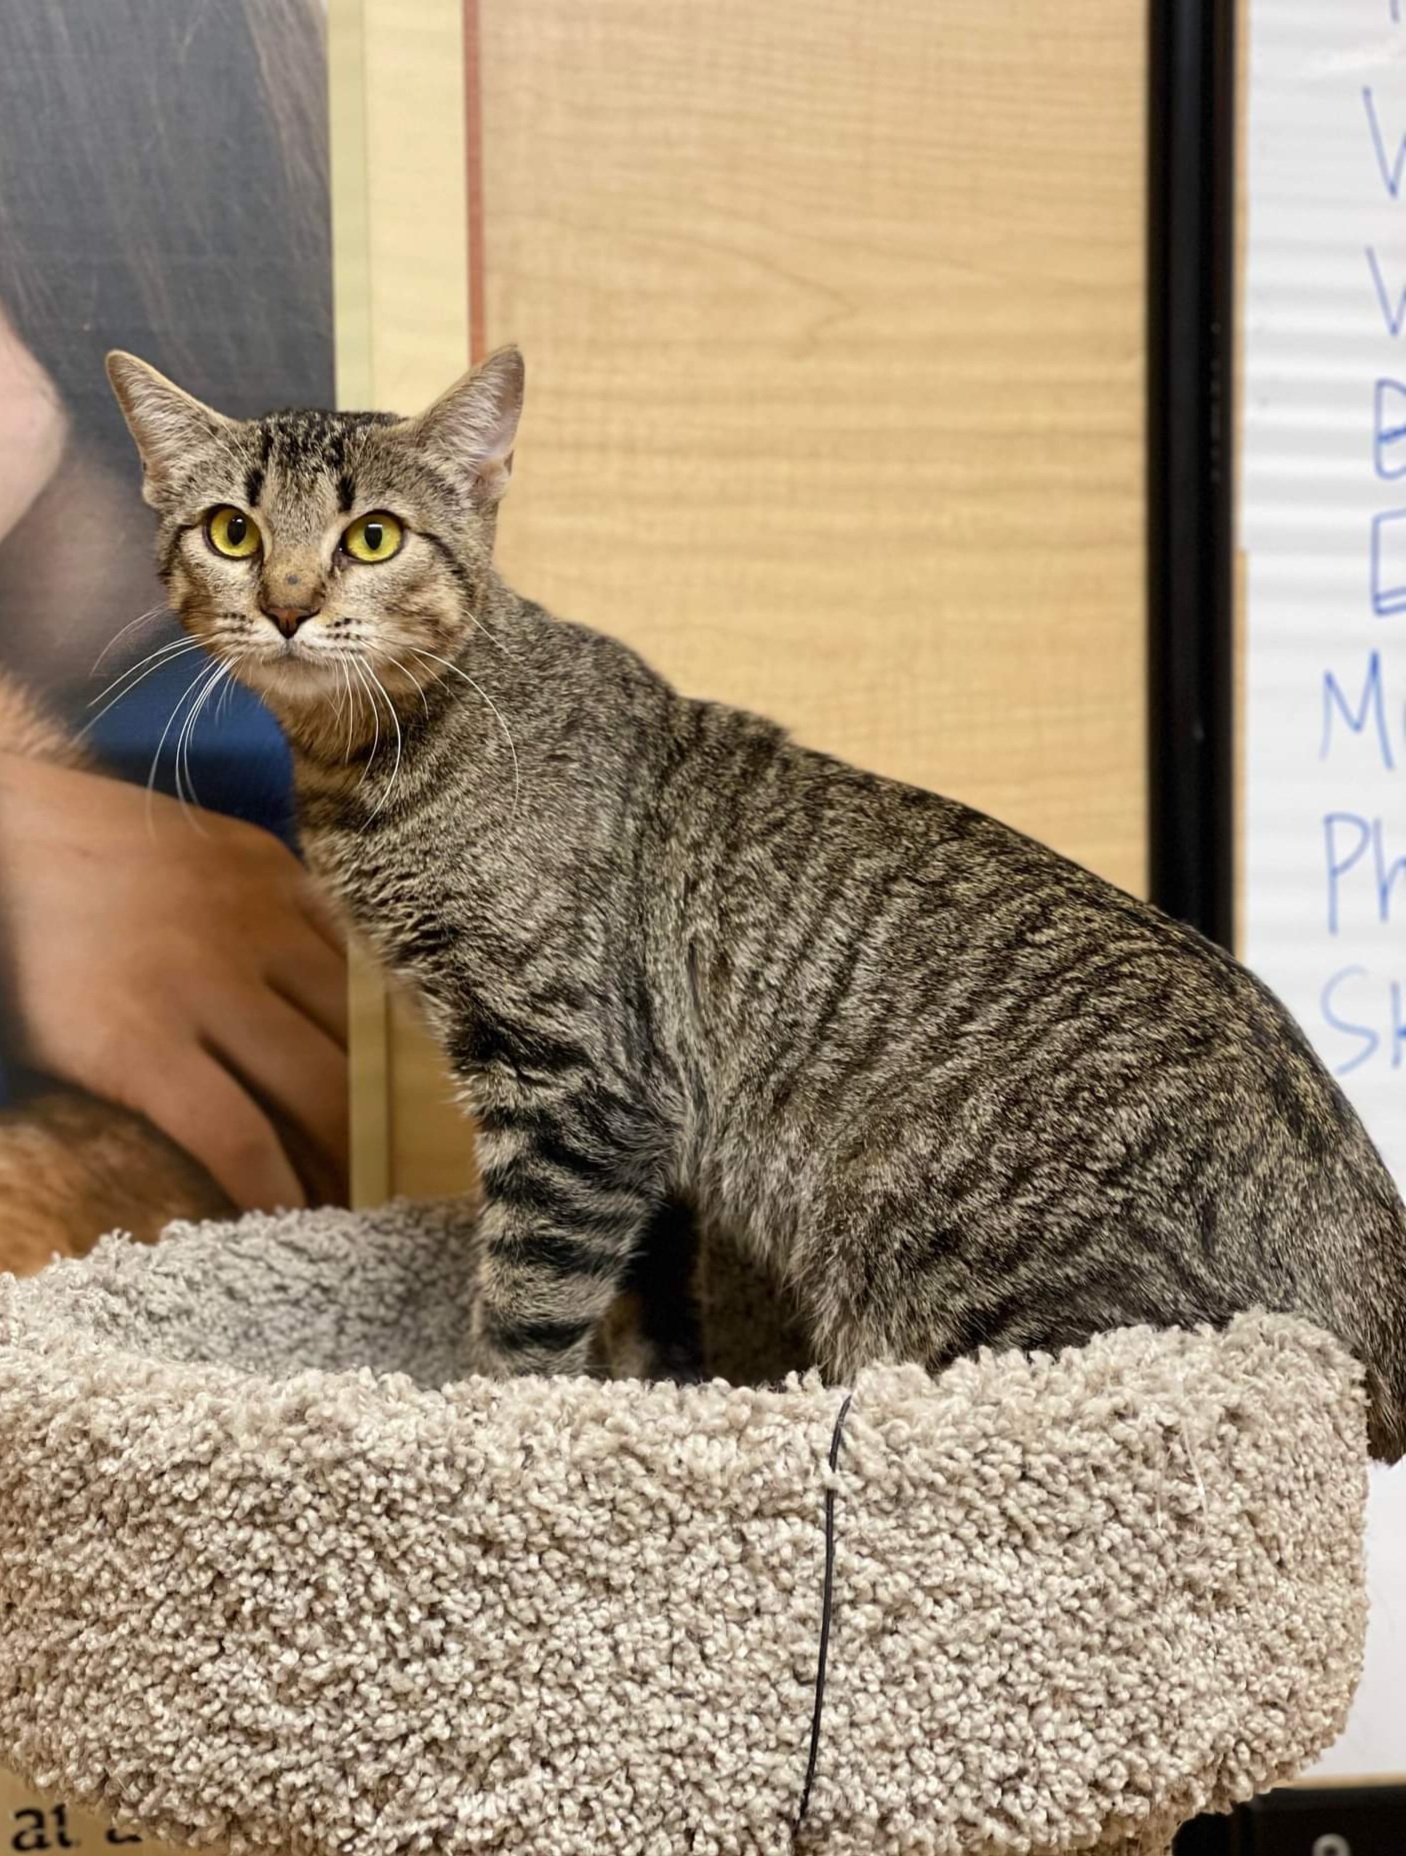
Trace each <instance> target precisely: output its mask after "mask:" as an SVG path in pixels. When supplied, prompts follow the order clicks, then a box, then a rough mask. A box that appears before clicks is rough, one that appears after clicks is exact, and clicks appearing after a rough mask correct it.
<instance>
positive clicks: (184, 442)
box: [107, 348, 230, 506]
mask: <svg viewBox="0 0 1406 1856" xmlns="http://www.w3.org/2000/svg"><path fill="white" fill-rule="evenodd" d="M107 377H108V380H109V382H110V383H111V386H112V390H113V392H114V393H115V394H116V395H117V404H118V405H119V406H120V407H121V408H122V417H123V418H124V419H125V420H126V421H127V430H128V431H129V432H130V433H131V434H132V437H133V438H134V439H135V440H136V444H137V450H138V451H139V452H140V453H141V459H142V496H143V498H144V499H145V500H146V501H147V502H148V503H150V504H152V505H153V506H156V505H157V504H159V503H160V501H161V492H162V489H163V488H164V486H165V484H166V483H167V481H168V480H169V479H170V476H171V473H172V471H173V470H174V469H175V467H176V465H177V464H179V463H180V461H181V460H182V459H183V458H186V457H189V456H190V454H191V452H192V451H197V450H203V449H204V448H205V447H206V446H208V445H209V443H210V441H211V439H213V438H215V437H216V436H217V435H218V434H219V433H220V432H221V431H222V430H223V429H224V428H225V427H226V426H228V425H229V424H230V421H229V420H228V419H226V418H225V416H224V414H223V413H218V412H216V411H215V410H214V408H213V407H211V406H206V405H205V404H204V403H203V401H201V400H197V399H194V398H193V397H192V396H191V395H190V394H189V393H184V392H182V391H181V389H180V388H179V387H178V386H177V385H176V384H175V382H174V381H172V380H168V379H167V378H166V376H165V375H164V374H158V373H157V371H156V369H155V368H154V367H152V366H150V365H149V364H148V363H147V362H145V361H139V360H138V359H137V357H136V356H135V355H134V354H123V352H122V351H121V349H120V348H114V349H113V351H112V353H111V354H110V355H109V356H108V357H107Z"/></svg>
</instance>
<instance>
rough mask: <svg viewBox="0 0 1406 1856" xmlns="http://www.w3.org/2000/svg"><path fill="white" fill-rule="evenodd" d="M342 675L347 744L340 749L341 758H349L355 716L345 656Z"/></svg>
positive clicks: (349, 673) (349, 675) (349, 672)
mask: <svg viewBox="0 0 1406 1856" xmlns="http://www.w3.org/2000/svg"><path fill="white" fill-rule="evenodd" d="M342 676H343V677H344V678H345V680H346V685H347V744H346V746H345V747H344V748H343V749H342V759H343V760H350V759H351V751H352V722H353V720H354V717H355V702H354V699H353V696H352V681H351V671H350V670H348V668H347V660H346V659H345V658H343V659H342Z"/></svg>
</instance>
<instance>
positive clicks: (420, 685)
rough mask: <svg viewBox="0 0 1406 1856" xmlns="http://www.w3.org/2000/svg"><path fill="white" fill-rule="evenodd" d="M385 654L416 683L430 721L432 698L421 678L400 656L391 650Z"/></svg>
mask: <svg viewBox="0 0 1406 1856" xmlns="http://www.w3.org/2000/svg"><path fill="white" fill-rule="evenodd" d="M396 642H397V644H398V643H399V642H400V640H399V639H397V640H396ZM384 656H385V657H386V659H387V661H388V662H389V663H392V664H394V665H395V667H396V669H397V670H398V671H399V672H400V674H401V676H403V677H409V678H410V681H411V682H412V683H413V684H414V685H415V688H416V689H417V690H418V691H419V692H420V701H421V703H423V705H424V709H425V719H426V721H428V720H429V715H430V699H429V697H428V696H427V695H426V694H425V686H424V684H423V683H421V681H420V679H419V678H418V677H417V676H416V675H415V674H414V672H413V671H410V670H407V669H406V667H405V665H404V664H402V663H401V661H400V659H399V658H398V657H392V656H391V654H390V652H389V651H386V652H384Z"/></svg>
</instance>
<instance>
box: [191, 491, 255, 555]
mask: <svg viewBox="0 0 1406 1856" xmlns="http://www.w3.org/2000/svg"><path fill="white" fill-rule="evenodd" d="M205 536H206V539H207V540H208V541H209V543H210V546H211V547H212V548H213V549H214V550H215V552H216V554H223V555H224V556H225V558H226V559H227V560H231V561H247V560H248V559H249V556H250V555H251V554H257V553H258V552H259V549H260V548H261V547H262V546H263V540H264V538H263V536H262V535H261V534H260V533H259V525H258V523H257V522H256V521H255V520H254V518H253V516H246V515H245V513H244V511H243V510H242V509H235V508H233V507H231V505H230V504H229V503H221V505H220V507H219V508H218V509H212V510H211V511H210V513H209V515H208V516H206V518H205Z"/></svg>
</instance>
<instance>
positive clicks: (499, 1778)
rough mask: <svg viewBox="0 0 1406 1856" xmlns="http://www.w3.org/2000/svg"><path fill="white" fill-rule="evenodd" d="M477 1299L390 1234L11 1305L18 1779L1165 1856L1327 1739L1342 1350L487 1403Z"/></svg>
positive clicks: (913, 1843) (7, 1344) (750, 1842)
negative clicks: (1183, 1835) (1174, 1839)
mask: <svg viewBox="0 0 1406 1856" xmlns="http://www.w3.org/2000/svg"><path fill="white" fill-rule="evenodd" d="M469 1280H470V1256H469V1245H468V1244H467V1243H466V1242H465V1240H464V1238H463V1235H462V1233H459V1232H456V1230H455V1228H454V1222H453V1216H452V1214H451V1213H450V1212H448V1211H447V1210H446V1209H445V1208H442V1207H410V1206H405V1205H401V1206H395V1207H391V1208H388V1209H387V1210H386V1211H384V1212H381V1213H378V1214H375V1215H371V1216H365V1217H360V1218H352V1217H350V1216H349V1215H348V1214H316V1215H302V1216H295V1217H285V1218H278V1219H265V1218H258V1217H255V1218H249V1219H246V1220H244V1221H243V1222H242V1223H240V1224H237V1225H234V1226H227V1227H215V1226H207V1227H204V1228H201V1229H198V1230H191V1229H184V1230H177V1231H176V1232H174V1233H173V1234H172V1235H170V1236H169V1237H168V1238H167V1239H166V1240H164V1241H163V1242H162V1243H161V1244H160V1245H159V1246H158V1247H157V1248H156V1249H154V1250H147V1249H143V1248H140V1247H137V1246H135V1245H132V1244H129V1243H127V1242H124V1241H120V1240H115V1239H109V1240H106V1241H105V1242H104V1243H103V1245H102V1246H101V1247H100V1248H99V1249H98V1250H97V1251H96V1252H95V1253H94V1254H93V1255H92V1256H91V1257H89V1258H86V1259H84V1260H83V1261H81V1262H67V1263H62V1264H59V1265H56V1266H54V1267H53V1268H52V1269H51V1270H49V1271H48V1272H46V1273H45V1274H44V1275H43V1276H41V1277H39V1278H36V1279H33V1280H30V1281H26V1282H15V1281H13V1280H10V1279H5V1280H4V1281H3V1283H0V1504H3V1506H0V1521H2V1522H3V1525H0V1760H3V1761H4V1762H5V1763H7V1764H11V1765H13V1766H15V1767H17V1768H19V1769H20V1770H21V1771H23V1772H24V1773H25V1775H26V1776H28V1777H29V1778H31V1779H33V1780H34V1781H35V1782H37V1783H38V1784H40V1785H41V1786H45V1787H53V1788H55V1789H58V1790H61V1791H62V1792H64V1793H65V1794H66V1795H68V1796H69V1797H71V1798H73V1799H76V1800H82V1801H84V1802H87V1803H90V1804H93V1805H96V1806H98V1807H101V1808H103V1809H105V1810H106V1811H108V1812H109V1813H112V1814H115V1815H116V1816H117V1817H118V1818H119V1819H120V1820H121V1821H123V1822H124V1823H127V1824H129V1825H132V1826H134V1827H136V1828H139V1829H140V1830H143V1831H145V1832H147V1833H148V1834H153V1835H160V1836H166V1837H170V1838H173V1839H176V1840H188V1841H191V1842H211V1841H216V1842H222V1843H228V1844H229V1845H231V1846H232V1847H233V1848H234V1849H235V1850H236V1851H238V1850H245V1849H249V1850H256V1849H257V1850H269V1851H279V1852H282V1853H283V1856H324V1853H330V1852H334V1851H335V1852H345V1853H347V1856H350V1853H351V1852H357V1853H358V1856H393V1853H394V1856H404V1853H408V1852H417V1851H426V1852H428V1851H435V1852H447V1853H448V1852H452V1853H454V1856H458V1853H460V1852H463V1853H465V1856H467V1853H468V1852H475V1853H478V1852H484V1853H489V1852H506V1851H522V1852H531V1853H532V1856H565V1853H567V1852H569V1853H570V1856H587V1853H589V1856H679V1853H680V1852H692V1853H693V1856H725V1853H726V1856H752V1853H754V1852H755V1853H757V1856H762V1853H768V1856H769V1853H770V1852H783V1851H788V1850H792V1849H799V1850H805V1851H815V1852H822V1851H823V1852H833V1853H834V1856H842V1853H843V1856H887V1853H890V1852H891V1853H893V1856H897V1853H898V1852H905V1853H906V1852H932V1853H933V1856H937V1853H939V1852H958V1851H988V1852H996V1851H1003V1852H1020V1851H1023V1852H1055V1851H1074V1850H1090V1849H1097V1850H1100V1851H1113V1850H1119V1851H1122V1852H1125V1856H1132V1852H1139V1853H1142V1852H1152V1851H1158V1852H1160V1851H1163V1850H1165V1849H1166V1847H1167V1845H1168V1841H1169V1838H1170V1836H1171V1833H1172V1830H1173V1829H1174V1828H1175V1826H1176V1824H1177V1823H1178V1822H1179V1821H1180V1820H1181V1819H1183V1818H1185V1817H1186V1816H1188V1815H1190V1814H1191V1813H1193V1812H1195V1811H1197V1810H1199V1809H1202V1808H1206V1807H1217V1806H1226V1805H1229V1804H1230V1803H1231V1802H1232V1801H1233V1800H1235V1799H1238V1798H1244V1797H1246V1796H1247V1795H1249V1794H1250V1793H1252V1792H1253V1791H1255V1790H1257V1789H1260V1788H1262V1787H1264V1786H1267V1785H1269V1784H1271V1783H1273V1782H1274V1781H1276V1780H1279V1779H1281V1778H1283V1777H1286V1776H1288V1775H1290V1774H1292V1773H1293V1772H1294V1771H1295V1770H1296V1769H1297V1768H1299V1767H1300V1766H1301V1765H1302V1764H1303V1763H1304V1762H1305V1761H1306V1760H1308V1759H1309V1758H1310V1757H1311V1756H1313V1755H1314V1754H1315V1753H1316V1752H1317V1751H1318V1750H1319V1749H1320V1748H1322V1747H1324V1746H1325V1745H1326V1744H1327V1743H1328V1742H1329V1741H1330V1740H1331V1739H1332V1738H1333V1736H1334V1734H1335V1732H1336V1731H1337V1729H1338V1727H1339V1725H1340V1724H1341V1722H1342V1719H1343V1716H1344V1712H1345V1710H1346V1707H1347V1704H1348V1700H1349V1697H1350V1694H1351V1691H1352V1689H1353V1686H1354V1683H1355V1680H1356V1675H1357V1670H1358V1663H1359V1656H1360V1652H1361V1646H1362V1635H1363V1627H1364V1597H1363V1585H1362V1566H1361V1556H1362V1541H1361V1524H1360V1521H1361V1514H1362V1508H1363V1500H1364V1493H1365V1467H1364V1465H1365V1449H1364V1417H1363V1402H1362V1397H1361V1394H1360V1391H1359V1386H1358V1378H1357V1373H1356V1370H1355V1368H1354V1367H1353V1366H1352V1364H1351V1363H1350V1362H1349V1361H1348V1360H1347V1359H1346V1358H1345V1356H1344V1355H1343V1354H1342V1353H1341V1352H1340V1351H1339V1350H1338V1349H1337V1347H1336V1346H1335V1345H1334V1344H1333V1343H1331V1342H1330V1341H1329V1340H1327V1339H1326V1338H1324V1337H1323V1336H1321V1335H1319V1334H1317V1333H1316V1332H1314V1331H1313V1330H1311V1329H1308V1328H1305V1327H1303V1326H1300V1325H1298V1324H1296V1323H1294V1322H1292V1321H1288V1320H1284V1319H1280V1318H1244V1319H1241V1320H1239V1321H1237V1322H1236V1323H1235V1324H1234V1326H1233V1327H1232V1328H1231V1329H1230V1330H1229V1331H1228V1332H1226V1333H1224V1334H1222V1335H1218V1336H1213V1335H1209V1334H1200V1335H1186V1334H1175V1333H1174V1334H1154V1333H1151V1332H1148V1331H1145V1330H1130V1331H1125V1332H1122V1333H1117V1334H1112V1335H1109V1336H1107V1337H1105V1338H1103V1339H1101V1340H1098V1341H1096V1342H1095V1343H1094V1344H1092V1345H1090V1346H1088V1347H1086V1348H1084V1349H1082V1350H1079V1351H1073V1352H1069V1353H1066V1354H1065V1355H1063V1356H1062V1357H1061V1358H1059V1359H1057V1360H1048V1359H1037V1360H1035V1361H1033V1362H1032V1361H1026V1360H1023V1359H1020V1358H1018V1357H1005V1358H989V1357H988V1358H984V1359H982V1360H980V1361H977V1362H973V1363H964V1364H962V1365H959V1366H957V1367H956V1368H954V1369H953V1370H952V1371H951V1372H949V1373H947V1374H946V1375H945V1376H944V1377H943V1378H942V1379H941V1380H940V1381H937V1382H932V1381H929V1380H927V1379H925V1378H924V1377H923V1376H922V1375H921V1374H920V1373H918V1372H917V1371H916V1370H914V1369H886V1370H882V1371H874V1372H869V1373H865V1374H862V1375H861V1376H860V1377H859V1379H858V1381H857V1383H856V1384H855V1386H854V1387H853V1389H852V1395H850V1394H847V1393H845V1392H843V1391H840V1390H837V1389H835V1388H830V1387H825V1386H823V1385H822V1384H820V1383H819V1381H818V1380H817V1379H815V1378H811V1379H808V1380H805V1381H797V1380H793V1381H792V1382H791V1383H790V1384H789V1385H787V1386H786V1387H785V1388H784V1389H780V1390H757V1389H747V1388H741V1387H731V1386H728V1385H726V1384H723V1383H721V1382H715V1383H711V1384H702V1385H694V1386H675V1385H670V1384H662V1385H656V1386H643V1385H641V1384H639V1383H626V1382H607V1381H600V1380H589V1379H584V1380H561V1381H549V1380H536V1381H525V1382H519V1383H515V1384H511V1385H494V1384H490V1383H488V1382H486V1381H483V1380H475V1379H473V1378H466V1377H465V1374H466V1372H467V1369H468V1367H469V1365H470V1362H468V1361H466V1359H465V1358H464V1357H463V1353H462V1351H461V1347H462V1342H461V1336H462V1335H463V1334H464V1332H465V1327H466V1322H465V1319H464V1313H465V1303H466V1298H467V1295H468V1292H469ZM846 1407H847V1408H846ZM842 1412H843V1419H842V1421H841V1414H842ZM832 1454H835V1455H837V1460H838V1467H837V1468H836V1469H835V1470H834V1471H833V1473H832V1471H831V1470H830V1468H829V1467H828V1464H829V1460H830V1458H831V1456H832ZM827 1522H828V1529H827ZM827 1537H828V1539H829V1542H830V1544H831V1547H832V1565H831V1567H830V1572H829V1585H830V1592H831V1596H832V1603H831V1605H830V1606H829V1607H828V1610H827V1606H826V1603H825V1591H826V1582H827V1564H826V1562H827ZM827 1616H828V1619H829V1633H828V1656H827V1665H826V1677H825V1681H824V1684H823V1693H822V1695H821V1697H820V1701H819V1705H818V1706H817V1664H818V1658H819V1654H820V1643H821V1638H822V1623H823V1621H824V1620H825V1619H826V1617H827ZM798 1819H799V1828H797V1820H798Z"/></svg>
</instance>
